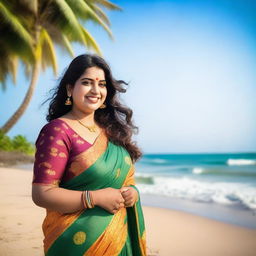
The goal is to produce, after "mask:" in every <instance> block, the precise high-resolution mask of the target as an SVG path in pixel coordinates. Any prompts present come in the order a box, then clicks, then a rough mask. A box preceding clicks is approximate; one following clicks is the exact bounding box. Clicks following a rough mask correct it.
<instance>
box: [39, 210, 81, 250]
mask: <svg viewBox="0 0 256 256" xmlns="http://www.w3.org/2000/svg"><path fill="white" fill-rule="evenodd" d="M83 211H84V210H81V211H78V212H75V213H72V214H61V213H59V212H56V211H51V210H47V215H46V218H45V220H44V222H43V226H42V228H43V232H44V236H45V239H44V251H45V253H46V252H47V251H48V249H49V248H50V247H51V246H52V244H53V243H54V241H55V240H56V239H57V238H58V237H59V236H60V235H61V234H62V233H63V232H64V231H65V230H66V229H67V228H68V227H69V226H70V225H71V224H72V223H73V222H74V221H75V220H76V219H77V218H78V217H79V216H80V214H82V213H83Z"/></svg>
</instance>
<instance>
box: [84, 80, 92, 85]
mask: <svg viewBox="0 0 256 256" xmlns="http://www.w3.org/2000/svg"><path fill="white" fill-rule="evenodd" d="M82 84H84V85H89V84H90V82H89V81H83V82H82Z"/></svg>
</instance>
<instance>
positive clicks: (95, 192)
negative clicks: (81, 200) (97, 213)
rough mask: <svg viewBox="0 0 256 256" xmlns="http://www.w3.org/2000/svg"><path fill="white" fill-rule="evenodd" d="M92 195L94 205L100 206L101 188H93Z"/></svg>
mask: <svg viewBox="0 0 256 256" xmlns="http://www.w3.org/2000/svg"><path fill="white" fill-rule="evenodd" d="M91 196H92V199H93V203H94V205H95V206H96V205H97V206H98V205H99V199H100V197H99V190H91Z"/></svg>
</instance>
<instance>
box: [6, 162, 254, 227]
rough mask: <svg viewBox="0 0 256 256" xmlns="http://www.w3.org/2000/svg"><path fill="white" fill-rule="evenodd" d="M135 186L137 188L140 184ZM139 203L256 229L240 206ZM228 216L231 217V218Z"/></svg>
mask: <svg viewBox="0 0 256 256" xmlns="http://www.w3.org/2000/svg"><path fill="white" fill-rule="evenodd" d="M6 168H13V169H20V170H26V171H32V169H33V164H32V163H20V164H17V165H14V166H10V167H6ZM137 185H138V188H139V186H140V184H137ZM141 201H142V204H143V205H145V206H149V207H157V208H162V209H167V210H178V211H182V212H185V213H190V214H193V215H196V216H201V217H206V218H208V219H212V220H217V221H221V222H223V223H228V224H233V225H237V226H241V227H246V228H250V229H256V212H254V211H252V210H251V209H249V208H245V207H241V206H236V205H231V206H229V205H223V204H217V203H207V202H197V201H193V200H188V199H181V198H172V197H169V196H164V195H156V194H143V193H141ZM230 216H232V218H231V217H230Z"/></svg>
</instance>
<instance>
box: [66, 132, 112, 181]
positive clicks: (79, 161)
mask: <svg viewBox="0 0 256 256" xmlns="http://www.w3.org/2000/svg"><path fill="white" fill-rule="evenodd" d="M107 146H108V138H107V136H106V134H105V132H104V131H102V132H101V133H100V135H99V137H98V138H97V139H96V141H95V143H94V144H93V145H92V146H91V147H90V148H89V149H87V150H86V151H84V152H82V153H80V154H78V155H77V156H76V157H75V158H74V160H73V161H72V163H71V165H70V167H69V171H70V172H72V173H73V175H74V176H78V175H79V174H81V173H82V172H84V171H85V170H87V169H88V168H89V167H90V166H92V165H93V164H94V163H95V162H96V161H97V159H98V158H99V157H100V155H102V154H103V153H104V152H105V150H106V149H107Z"/></svg>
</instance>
